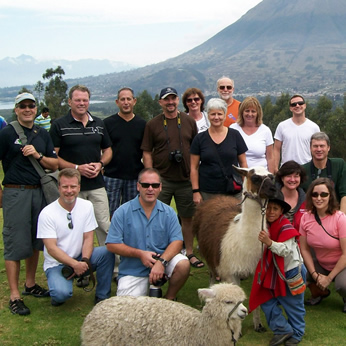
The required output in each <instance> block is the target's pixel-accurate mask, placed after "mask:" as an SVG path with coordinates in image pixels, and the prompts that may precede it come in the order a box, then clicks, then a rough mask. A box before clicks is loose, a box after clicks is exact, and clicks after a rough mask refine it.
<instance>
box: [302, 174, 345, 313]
mask: <svg viewBox="0 0 346 346" xmlns="http://www.w3.org/2000/svg"><path fill="white" fill-rule="evenodd" d="M306 209H307V211H308V213H306V214H304V215H303V216H302V219H301V222H300V234H301V237H300V246H301V252H302V255H303V258H304V263H305V266H306V268H307V269H308V274H307V281H308V282H310V283H311V284H312V286H310V289H311V293H312V298H311V299H310V300H308V301H307V302H306V304H307V305H317V304H319V303H320V302H321V301H322V299H323V298H325V297H327V296H328V295H329V293H330V291H329V290H328V286H329V285H330V283H331V282H332V281H334V282H335V290H336V291H337V292H338V293H339V294H340V295H341V297H342V298H343V302H344V306H343V312H345V313H346V215H345V214H344V213H343V212H341V211H339V210H338V202H337V199H336V196H335V192H334V187H333V185H332V182H331V181H330V180H329V179H328V178H319V179H316V180H314V181H313V182H312V183H311V185H310V186H309V189H308V191H307V193H306ZM311 250H314V253H315V256H312V253H311ZM314 285H316V286H317V288H318V289H319V290H321V292H322V293H321V294H320V295H317V296H316V295H315V296H314V290H313V289H312V288H313V287H314Z"/></svg>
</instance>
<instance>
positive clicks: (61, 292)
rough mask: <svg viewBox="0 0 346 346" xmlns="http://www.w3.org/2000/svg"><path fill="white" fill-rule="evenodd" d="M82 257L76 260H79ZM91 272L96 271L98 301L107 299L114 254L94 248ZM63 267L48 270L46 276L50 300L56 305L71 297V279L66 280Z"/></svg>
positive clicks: (105, 249) (60, 265)
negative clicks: (62, 270) (62, 271)
mask: <svg viewBox="0 0 346 346" xmlns="http://www.w3.org/2000/svg"><path fill="white" fill-rule="evenodd" d="M81 257H82V256H79V257H78V258H76V260H81ZM90 263H91V266H92V268H93V271H96V281H97V284H96V293H95V297H96V298H98V299H107V298H109V297H110V295H111V283H112V275H113V268H114V254H113V253H111V252H109V251H108V250H107V248H106V247H105V246H99V247H95V248H94V250H93V253H92V255H91V258H90ZM63 266H64V265H63V264H59V265H58V266H56V267H52V268H48V269H47V270H46V276H47V280H48V287H49V292H50V296H51V298H52V299H53V300H54V301H55V302H57V303H63V302H65V301H66V300H67V299H69V298H71V297H72V293H73V279H70V280H66V279H65V278H64V277H63V276H62V274H61V269H62V267H63Z"/></svg>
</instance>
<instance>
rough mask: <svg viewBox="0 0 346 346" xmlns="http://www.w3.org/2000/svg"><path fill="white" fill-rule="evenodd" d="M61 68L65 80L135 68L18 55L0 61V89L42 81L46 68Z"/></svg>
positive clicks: (126, 65) (107, 63) (107, 61)
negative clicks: (39, 59)
mask: <svg viewBox="0 0 346 346" xmlns="http://www.w3.org/2000/svg"><path fill="white" fill-rule="evenodd" d="M57 66H63V69H64V71H65V78H80V77H85V75H86V72H85V71H88V72H87V74H88V75H89V76H97V75H100V74H104V73H111V72H120V71H126V70H130V69H133V68H135V67H136V66H133V65H129V64H126V63H124V62H119V61H109V60H105V59H104V60H97V59H82V60H76V61H70V60H63V59H57V60H47V61H38V60H36V59H34V58H33V57H32V56H30V55H24V54H23V55H20V56H18V57H16V58H12V57H7V58H4V59H2V60H0V75H1V80H0V87H5V86H6V87H10V86H16V85H24V84H25V85H27V84H28V83H29V84H30V83H36V82H37V81H39V80H42V74H43V73H44V72H45V71H46V70H47V69H48V68H55V67H57Z"/></svg>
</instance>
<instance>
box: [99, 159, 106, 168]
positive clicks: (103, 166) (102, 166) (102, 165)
mask: <svg viewBox="0 0 346 346" xmlns="http://www.w3.org/2000/svg"><path fill="white" fill-rule="evenodd" d="M99 162H100V163H101V169H104V168H105V165H104V164H103V162H102V161H101V160H100V161H99Z"/></svg>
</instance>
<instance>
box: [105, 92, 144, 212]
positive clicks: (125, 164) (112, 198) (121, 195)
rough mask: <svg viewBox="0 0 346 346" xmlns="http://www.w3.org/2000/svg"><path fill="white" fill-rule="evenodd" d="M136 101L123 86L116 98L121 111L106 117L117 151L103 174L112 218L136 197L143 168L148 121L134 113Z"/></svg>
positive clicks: (106, 124) (113, 144)
mask: <svg viewBox="0 0 346 346" xmlns="http://www.w3.org/2000/svg"><path fill="white" fill-rule="evenodd" d="M136 101H137V100H136V98H135V96H134V93H133V90H132V89H131V88H129V87H124V88H121V89H120V90H119V91H118V96H117V100H116V101H115V102H116V104H117V106H118V107H119V112H118V113H116V114H114V115H111V116H110V117H108V118H106V119H105V120H104V124H105V127H106V129H107V132H108V134H109V136H110V138H111V141H112V150H113V153H114V154H113V157H112V160H111V161H110V162H109V164H108V165H107V166H106V167H105V172H104V176H103V179H104V181H105V185H106V190H107V195H108V200H109V212H110V215H111V217H112V215H113V213H114V211H115V210H116V209H118V208H119V206H120V204H124V203H126V202H127V201H129V200H131V199H133V198H135V197H136V196H137V176H138V174H139V172H140V171H141V170H142V169H143V163H142V150H141V143H142V139H143V134H144V128H145V123H146V122H145V120H144V119H142V118H141V117H139V116H138V115H135V114H134V113H133V107H134V106H135V105H136Z"/></svg>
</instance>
